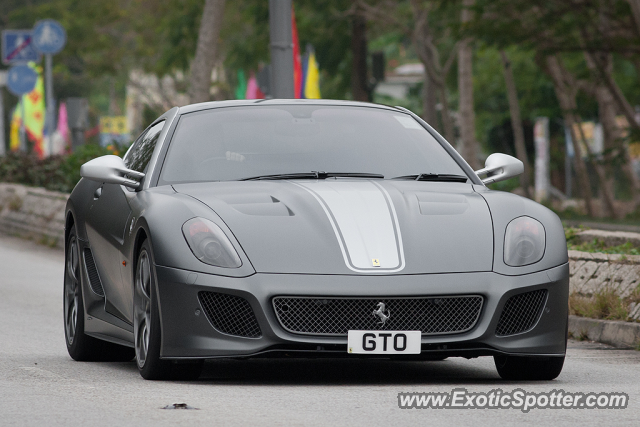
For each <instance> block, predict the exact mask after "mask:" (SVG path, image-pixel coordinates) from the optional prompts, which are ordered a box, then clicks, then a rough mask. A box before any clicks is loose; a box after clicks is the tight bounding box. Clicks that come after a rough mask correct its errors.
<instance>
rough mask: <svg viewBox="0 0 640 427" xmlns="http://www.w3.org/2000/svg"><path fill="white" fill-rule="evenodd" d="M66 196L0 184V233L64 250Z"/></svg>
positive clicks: (41, 189)
mask: <svg viewBox="0 0 640 427" xmlns="http://www.w3.org/2000/svg"><path fill="white" fill-rule="evenodd" d="M68 198H69V195H68V194H65V193H59V192H56V191H48V190H45V189H43V188H34V187H27V186H24V185H19V184H5V183H0V232H2V233H5V234H10V235H16V236H21V237H25V238H29V239H33V240H35V241H37V242H39V243H42V244H46V245H49V246H57V247H61V248H62V247H64V208H65V205H66V203H67V199H68Z"/></svg>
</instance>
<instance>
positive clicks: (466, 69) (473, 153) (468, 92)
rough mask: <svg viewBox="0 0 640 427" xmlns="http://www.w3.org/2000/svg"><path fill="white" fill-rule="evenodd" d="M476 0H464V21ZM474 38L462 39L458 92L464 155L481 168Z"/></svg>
mask: <svg viewBox="0 0 640 427" xmlns="http://www.w3.org/2000/svg"><path fill="white" fill-rule="evenodd" d="M473 3H474V0H463V1H462V5H463V9H462V16H461V19H462V23H463V24H464V23H465V22H468V21H470V20H471V10H469V7H470V6H472V5H473ZM472 42H473V39H472V38H466V39H464V40H462V42H461V44H460V48H459V50H458V92H459V94H460V106H459V109H458V111H459V114H460V120H459V125H460V138H461V140H462V149H461V150H460V151H461V153H460V154H462V157H464V159H465V160H466V161H467V162H468V163H469V165H470V166H471V168H472V169H474V170H477V169H480V162H479V161H478V151H479V150H478V141H477V140H476V118H475V112H474V110H473V70H472V57H473V50H472V47H471V43H472Z"/></svg>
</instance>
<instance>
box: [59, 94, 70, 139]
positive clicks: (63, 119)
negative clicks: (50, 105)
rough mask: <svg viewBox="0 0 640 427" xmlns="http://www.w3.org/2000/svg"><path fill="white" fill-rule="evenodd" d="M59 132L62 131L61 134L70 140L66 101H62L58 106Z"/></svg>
mask: <svg viewBox="0 0 640 427" xmlns="http://www.w3.org/2000/svg"><path fill="white" fill-rule="evenodd" d="M58 132H60V136H62V138H63V139H64V140H65V141H68V138H69V124H68V123H67V104H65V103H64V102H61V103H60V108H58Z"/></svg>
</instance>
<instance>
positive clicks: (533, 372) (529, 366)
mask: <svg viewBox="0 0 640 427" xmlns="http://www.w3.org/2000/svg"><path fill="white" fill-rule="evenodd" d="M493 360H494V362H495V364H496V369H497V370H498V374H499V375H500V377H501V378H502V379H505V380H516V381H518V380H519V381H550V380H553V379H555V378H557V377H558V375H560V372H562V366H563V365H564V356H554V357H535V356H493Z"/></svg>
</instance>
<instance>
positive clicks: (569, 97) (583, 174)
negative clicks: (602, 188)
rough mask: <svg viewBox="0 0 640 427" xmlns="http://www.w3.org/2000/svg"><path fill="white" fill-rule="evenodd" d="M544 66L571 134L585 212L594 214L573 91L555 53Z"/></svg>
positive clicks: (547, 59) (591, 215)
mask: <svg viewBox="0 0 640 427" xmlns="http://www.w3.org/2000/svg"><path fill="white" fill-rule="evenodd" d="M545 65H546V68H547V72H548V73H549V75H550V76H551V79H552V80H553V87H554V89H555V93H556V97H557V98H558V103H559V104H560V109H561V110H562V115H563V117H564V121H565V125H566V126H568V127H569V132H570V134H571V143H572V144H573V152H574V153H575V154H574V161H575V166H576V172H577V175H578V180H579V181H580V189H581V192H582V196H583V197H584V202H585V205H586V208H587V214H588V215H589V216H590V217H593V216H594V210H593V202H592V200H591V199H592V196H591V185H590V184H589V176H588V175H587V167H586V166H585V164H584V161H583V160H582V156H581V154H580V147H579V146H578V143H577V141H578V136H577V135H576V132H575V126H574V125H575V124H576V119H575V116H574V111H575V109H576V100H575V92H574V93H570V91H569V89H570V88H567V87H566V84H565V82H564V77H563V76H562V68H561V67H562V66H561V65H560V61H559V60H558V58H557V57H556V56H555V55H551V56H548V57H547V58H546V64H545Z"/></svg>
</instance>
